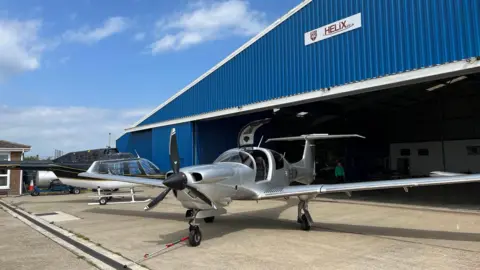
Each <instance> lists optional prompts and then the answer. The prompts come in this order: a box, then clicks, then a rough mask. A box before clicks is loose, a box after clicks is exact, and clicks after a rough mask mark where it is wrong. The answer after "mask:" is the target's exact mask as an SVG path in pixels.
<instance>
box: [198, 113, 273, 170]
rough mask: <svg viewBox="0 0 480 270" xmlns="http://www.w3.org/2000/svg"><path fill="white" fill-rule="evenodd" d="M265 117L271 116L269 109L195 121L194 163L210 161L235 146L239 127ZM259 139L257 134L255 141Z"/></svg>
mask: <svg viewBox="0 0 480 270" xmlns="http://www.w3.org/2000/svg"><path fill="white" fill-rule="evenodd" d="M266 117H271V112H270V111H268V112H261V113H252V114H246V115H240V116H234V117H228V118H222V119H216V120H208V121H197V122H195V123H194V134H195V135H194V151H195V153H194V156H195V164H208V163H212V162H213V161H214V160H215V159H216V158H217V157H218V156H219V155H220V154H221V153H223V152H224V151H226V150H228V149H231V148H235V147H237V146H238V145H237V136H238V132H240V129H241V128H242V127H243V126H244V125H246V124H248V123H249V122H251V121H254V120H258V119H262V118H266ZM265 130H266V129H265ZM265 130H264V131H265ZM259 140H260V138H259V137H258V136H257V137H256V138H255V141H256V142H257V143H258V141H259Z"/></svg>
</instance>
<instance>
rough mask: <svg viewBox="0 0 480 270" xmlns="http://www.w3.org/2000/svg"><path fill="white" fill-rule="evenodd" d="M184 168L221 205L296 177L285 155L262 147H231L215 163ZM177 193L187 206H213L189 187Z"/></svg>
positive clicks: (242, 198) (191, 178) (247, 196)
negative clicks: (194, 193)
mask: <svg viewBox="0 0 480 270" xmlns="http://www.w3.org/2000/svg"><path fill="white" fill-rule="evenodd" d="M180 171H181V172H183V173H185V174H186V175H187V180H188V182H189V185H192V186H195V188H197V189H198V190H199V191H201V192H202V193H204V194H205V195H206V196H208V197H209V198H210V199H211V200H212V201H214V202H215V204H216V205H218V206H221V207H225V206H227V205H229V204H230V202H231V201H232V200H252V199H255V198H256V197H258V195H260V194H261V193H263V192H265V191H267V190H273V189H275V188H281V187H284V186H288V185H289V184H290V183H291V181H292V180H293V179H294V177H295V173H294V171H293V170H292V166H291V165H290V164H289V163H288V162H287V161H286V160H285V159H284V157H283V156H282V155H280V154H279V153H277V152H275V151H273V150H270V149H266V148H259V147H252V148H249V149H231V150H228V151H226V152H225V153H223V154H222V155H220V156H219V157H218V158H217V160H215V162H214V163H213V164H210V165H199V166H190V167H184V168H182V169H180ZM170 173H171V172H169V173H167V177H168V175H169V174H170ZM174 194H175V197H176V198H177V199H178V200H179V201H180V202H181V204H182V205H183V207H185V208H187V209H203V210H205V209H211V206H210V205H207V204H205V203H204V202H203V201H202V200H200V199H198V198H195V197H194V196H193V195H190V194H189V191H188V189H184V190H182V191H177V192H174Z"/></svg>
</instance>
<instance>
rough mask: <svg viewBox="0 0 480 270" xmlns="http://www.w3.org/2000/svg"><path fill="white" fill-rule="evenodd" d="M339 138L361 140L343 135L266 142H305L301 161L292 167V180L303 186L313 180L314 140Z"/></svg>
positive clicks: (349, 135)
mask: <svg viewBox="0 0 480 270" xmlns="http://www.w3.org/2000/svg"><path fill="white" fill-rule="evenodd" d="M341 138H362V139H364V138H365V137H363V136H360V135H358V134H345V135H329V134H310V135H301V136H295V137H284V138H273V139H268V140H267V141H266V143H268V142H274V141H301V140H305V146H304V150H303V156H302V159H301V160H300V161H298V162H296V163H293V164H292V166H293V167H294V168H295V169H296V172H297V173H296V176H295V178H294V179H293V181H295V182H299V183H302V184H305V185H309V184H311V183H312V182H313V181H314V180H315V144H313V141H314V140H322V139H323V140H325V139H341Z"/></svg>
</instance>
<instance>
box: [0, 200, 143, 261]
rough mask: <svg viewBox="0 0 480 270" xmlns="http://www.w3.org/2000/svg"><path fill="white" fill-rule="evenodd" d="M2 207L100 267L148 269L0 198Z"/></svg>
mask: <svg viewBox="0 0 480 270" xmlns="http://www.w3.org/2000/svg"><path fill="white" fill-rule="evenodd" d="M0 207H1V208H2V209H4V210H5V211H6V212H7V213H9V214H10V215H12V216H13V217H15V218H18V219H19V220H21V221H22V222H23V223H25V224H27V225H28V226H30V227H31V228H33V229H34V230H36V231H38V232H39V233H41V234H43V235H45V236H46V237H48V238H50V239H51V240H52V241H54V242H56V243H58V244H59V245H61V246H62V247H64V248H65V249H67V250H69V251H71V252H72V253H74V254H76V255H77V256H83V257H85V258H86V259H87V260H89V261H90V262H92V263H93V264H95V266H96V267H98V268H100V269H131V270H146V269H147V268H145V267H142V266H140V265H138V264H135V263H134V262H133V261H130V260H128V259H126V258H124V257H122V256H120V255H117V254H115V253H113V252H110V251H108V250H106V249H104V248H102V247H100V246H97V245H96V244H95V243H92V242H90V241H87V240H84V239H81V238H80V237H78V236H76V235H75V234H73V233H70V232H68V231H66V230H64V229H62V228H59V227H57V226H55V225H52V224H49V223H48V222H46V221H44V220H42V219H40V218H37V217H35V216H34V215H32V214H30V213H27V212H25V211H23V210H21V209H18V208H16V207H14V206H12V205H10V204H8V203H6V202H5V201H3V200H0ZM124 265H129V267H128V268H124Z"/></svg>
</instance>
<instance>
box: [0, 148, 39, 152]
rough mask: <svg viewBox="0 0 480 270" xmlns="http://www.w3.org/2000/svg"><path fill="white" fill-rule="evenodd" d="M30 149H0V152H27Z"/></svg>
mask: <svg viewBox="0 0 480 270" xmlns="http://www.w3.org/2000/svg"><path fill="white" fill-rule="evenodd" d="M30 150H32V148H0V152H22V151H24V152H28V151H30Z"/></svg>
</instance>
